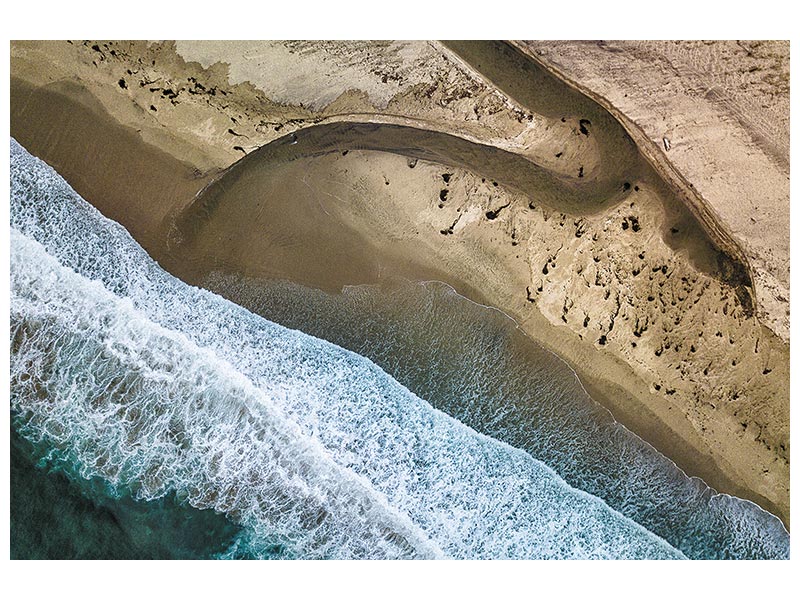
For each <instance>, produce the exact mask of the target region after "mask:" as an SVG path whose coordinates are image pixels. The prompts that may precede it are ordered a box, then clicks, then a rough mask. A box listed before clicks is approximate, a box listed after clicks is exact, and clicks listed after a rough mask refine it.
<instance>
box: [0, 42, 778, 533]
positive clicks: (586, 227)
mask: <svg viewBox="0 0 800 600" xmlns="http://www.w3.org/2000/svg"><path fill="white" fill-rule="evenodd" d="M454 51H455V52H454ZM456 52H457V54H456ZM192 61H197V62H192ZM226 63H227V64H226ZM267 70H269V71H268V72H269V74H270V75H271V76H270V77H267V76H265V75H264V73H265V72H267ZM316 71H324V72H326V73H330V74H331V77H332V78H333V80H334V81H335V82H337V83H336V85H332V86H331V87H330V88H327V87H325V86H318V85H312V84H311V83H309V82H307V81H303V80H302V78H297V77H293V74H294V75H297V73H299V72H303V73H306V72H312V73H313V72H316ZM229 73H230V77H231V78H232V79H229ZM394 74H396V76H397V79H392V77H393V75H394ZM529 76H530V77H539V78H541V81H540V85H537V86H532V87H533V89H531V88H529V87H526V86H524V85H521V84H519V83H517V84H515V83H514V82H523V81H525V80H526V78H527V77H529ZM598 77H599V76H598ZM537 81H538V80H537ZM553 81H556V80H554V79H553V78H551V77H550V76H549V75H547V74H546V73H545V72H542V71H541V70H537V67H536V66H535V65H533V66H531V65H530V64H528V63H527V62H526V60H525V57H524V56H523V55H521V54H517V53H516V52H514V51H513V50H512V49H511V48H510V47H503V46H495V45H490V44H477V45H458V44H451V45H450V47H449V48H448V47H445V46H443V45H440V44H432V43H421V42H414V43H386V44H377V45H370V44H363V43H361V44H350V43H319V44H314V43H306V44H301V45H299V46H298V45H292V44H289V43H285V44H281V43H263V42H262V43H251V42H247V43H244V42H240V43H237V44H229V45H226V44H220V43H214V44H209V43H188V42H182V43H181V44H179V45H178V46H177V51H176V47H175V45H174V44H170V43H150V44H148V43H144V42H124V43H122V42H113V43H111V42H80V43H79V42H74V43H70V42H64V41H62V42H38V43H37V42H24V43H21V42H15V43H13V44H12V94H11V100H12V102H11V107H12V127H11V130H12V135H14V137H16V138H17V139H18V140H19V141H20V142H21V143H22V144H23V145H25V146H26V147H27V148H28V149H29V150H30V151H31V152H33V153H34V154H36V155H38V156H40V157H42V158H44V159H45V160H47V161H48V162H50V163H51V164H53V165H54V166H56V168H58V169H59V171H60V172H61V173H62V174H64V175H65V176H66V178H67V179H68V180H69V181H70V183H72V185H73V186H74V187H75V188H76V189H77V190H78V192H79V193H81V194H82V195H83V196H84V197H85V198H87V199H88V200H89V201H91V202H93V203H94V204H95V205H96V206H98V208H100V209H101V210H103V212H105V213H106V214H107V215H108V216H110V217H112V218H114V219H117V220H119V221H120V222H121V223H122V224H123V225H125V226H126V227H127V228H128V229H129V230H130V231H131V233H132V234H133V235H134V236H135V237H136V238H137V239H139V240H140V241H141V242H142V243H143V245H144V246H145V247H146V248H147V249H148V251H149V252H150V253H151V254H152V255H153V256H154V257H155V258H156V259H157V260H159V261H160V262H161V263H162V264H164V265H165V266H166V267H167V268H169V269H170V270H171V271H172V272H174V273H175V274H177V275H179V276H182V277H183V278H185V279H187V280H189V281H191V282H194V283H202V282H203V281H204V280H205V279H206V278H207V277H208V276H209V275H210V274H211V273H212V272H214V271H223V272H235V273H242V274H245V275H248V276H251V277H285V278H289V279H293V280H296V281H300V282H302V283H305V284H309V285H315V286H319V287H323V288H325V289H329V290H334V291H336V290H338V289H340V288H341V286H342V285H346V284H357V283H369V282H373V281H377V280H379V279H380V278H382V277H386V276H389V275H397V274H399V275H403V276H406V277H410V278H419V279H440V280H443V281H446V282H447V283H449V284H451V285H452V286H453V287H455V288H456V289H457V290H458V291H460V292H461V293H462V294H464V295H466V296H468V297H470V298H472V299H474V300H477V301H480V302H482V303H485V304H490V305H493V306H497V307H499V308H501V309H502V310H504V311H505V312H506V313H508V314H509V315H511V316H512V317H514V318H515V319H516V320H517V321H518V322H519V323H520V324H521V326H522V327H523V329H524V330H525V331H526V332H527V333H528V334H529V335H531V336H532V337H533V338H534V339H536V340H538V341H539V342H540V343H542V344H543V345H544V346H545V347H547V348H549V349H552V350H554V351H555V352H557V353H558V354H559V355H561V356H562V357H564V358H565V359H566V360H567V361H568V362H570V364H572V365H573V366H574V368H575V369H576V371H577V372H578V374H579V376H580V377H581V380H582V381H583V383H584V385H586V387H587V388H588V389H589V390H590V391H591V392H592V395H593V396H594V397H595V399H597V400H598V401H599V402H601V403H602V404H604V405H606V406H607V407H608V408H609V409H610V410H611V411H612V412H613V413H614V415H615V416H616V417H617V419H619V420H620V421H621V422H623V423H624V424H626V425H627V426H628V427H630V428H631V429H632V430H633V431H635V432H636V433H638V434H639V435H641V436H642V437H643V438H644V439H646V440H648V441H650V442H651V443H652V444H653V445H654V446H656V447H657V448H658V449H659V450H661V451H662V452H663V453H664V454H666V455H667V456H669V457H670V458H672V459H673V460H675V461H676V463H678V465H679V466H681V467H682V468H684V470H686V471H687V473H689V474H690V475H697V476H700V477H702V478H703V479H704V480H706V481H707V482H708V483H709V484H710V485H712V486H713V487H715V488H716V489H718V490H721V491H724V492H728V493H732V494H735V495H738V496H741V497H745V498H749V499H752V500H754V501H756V502H758V503H760V504H761V505H762V506H764V507H765V508H767V509H768V510H770V511H772V512H774V513H775V514H777V515H779V516H780V517H781V518H783V519H784V521H785V522H786V523H787V524H788V517H789V475H788V474H789V446H788V436H789V418H788V417H789V410H788V405H789V399H788V385H789V371H788V354H789V346H788V341H787V339H788V330H786V331H783V330H782V329H781V328H780V327H779V326H778V325H779V324H780V323H779V319H778V320H776V319H775V318H773V317H771V316H770V315H775V314H776V313H775V312H774V310H773V308H771V305H770V303H769V302H767V301H765V300H764V298H765V297H766V296H765V292H763V290H762V287H763V286H762V285H761V283H760V282H761V281H762V280H763V277H761V276H760V275H759V274H758V266H757V265H758V264H759V263H757V261H756V259H754V258H753V256H754V254H753V250H752V249H753V248H758V247H760V246H759V244H760V245H761V246H764V245H765V244H766V245H767V246H769V244H770V241H769V238H763V236H762V238H758V235H760V234H758V235H757V232H756V231H755V230H747V231H745V232H744V233H743V232H742V231H739V230H736V231H735V235H731V233H730V230H729V229H726V228H725V227H722V226H720V223H722V224H723V225H724V224H726V223H727V221H726V219H725V214H724V211H722V210H720V209H719V208H718V207H717V205H715V204H714V203H713V202H711V201H709V202H705V198H706V192H705V190H703V194H702V196H699V197H693V198H692V199H687V197H686V194H687V192H686V191H685V190H684V191H683V192H680V190H679V191H678V192H676V191H675V190H673V189H671V188H670V187H669V186H668V185H667V184H665V183H664V181H663V178H662V177H661V176H659V173H660V172H661V171H659V167H658V164H656V163H658V161H659V160H662V159H663V156H662V157H658V156H656V153H655V152H654V151H653V150H652V148H651V149H650V150H649V152H648V153H646V156H645V157H644V158H643V157H642V156H641V155H640V154H639V150H638V149H637V144H635V143H634V142H633V141H632V138H631V137H630V136H629V134H628V132H626V130H625V128H624V127H622V126H620V124H619V123H618V122H617V121H616V120H615V119H613V118H611V115H608V114H607V113H605V111H604V110H603V109H602V108H601V107H599V106H597V105H596V104H594V103H593V102H590V101H588V100H587V99H586V97H584V96H582V95H581V94H576V93H575V92H574V91H570V90H569V89H568V88H566V87H564V86H563V84H562V83H561V82H560V81H556V82H555V83H553ZM651 83H652V82H651ZM647 84H648V82H647V81H645V82H642V83H640V85H641V86H642V87H646V85H647ZM515 85H517V87H516V88H515V87H514V86H515ZM337 86H338V87H337ZM348 86H351V87H348ZM559 86H561V87H559ZM331 90H333V91H335V93H334V94H330V93H329V92H330V91H331ZM337 94H338V95H337ZM548 94H549V96H548ZM332 96H336V97H335V98H332ZM636 106H637V107H639V110H641V111H642V112H643V113H644V112H646V110H647V107H646V106H642V105H639V104H636ZM611 108H612V109H613V108H614V107H613V106H612V107H611ZM622 116H624V115H621V116H620V118H622ZM687 118H688V117H687ZM562 119H563V120H562ZM582 119H584V120H586V121H588V123H586V122H585V121H582ZM347 122H354V123H372V124H380V125H379V126H375V127H374V128H373V129H368V131H372V132H373V133H370V136H372V137H369V139H366V138H365V137H364V131H365V130H364V128H363V127H364V126H359V127H347V126H344V125H339V126H338V127H337V126H336V125H335V124H336V123H339V124H342V123H347ZM389 125H391V126H392V127H395V129H392V128H391V127H389ZM399 126H405V127H412V128H413V131H412V130H408V129H399V128H398V127H399ZM324 127H329V128H330V127H332V129H323V128H324ZM308 128H313V129H308ZM302 129H306V131H305V132H304V131H300V130H302ZM293 131H299V134H298V138H297V144H292V141H294V138H292V137H291V132H293ZM375 131H377V133H374V132H375ZM415 132H419V133H415ZM430 132H434V133H435V134H432V133H430ZM587 132H588V133H587ZM320 133H325V135H320ZM443 134H449V135H455V136H457V138H458V139H457V140H449V139H448V138H447V137H446V136H443ZM706 135H710V134H708V131H706ZM315 136H317V137H316V138H315ZM637 142H639V141H638V140H637ZM735 143H736V141H735V139H734V140H733V141H730V142H729V143H728V145H730V144H735ZM639 145H640V146H641V142H639ZM262 146H266V147H265V148H263V149H262V150H258V151H255V149H257V148H261V147H262ZM711 148H712V150H709V152H712V151H713V146H712V147H711ZM76 149H77V151H76ZM497 149H500V150H502V151H506V152H511V153H513V154H514V155H515V157H518V159H519V160H524V161H527V162H526V163H520V165H521V167H522V168H517V167H513V168H512V166H513V165H514V164H515V163H514V162H513V160H509V161H508V164H509V165H510V166H508V167H507V168H506V169H504V168H503V166H502V162H503V161H500V165H499V166H496V167H495V168H494V170H493V171H492V172H490V173H487V172H482V170H485V166H484V167H482V165H484V164H485V163H491V160H489V158H490V157H491V156H494V154H492V153H493V152H497V151H498V150H497ZM245 154H249V156H248V157H247V160H245V161H241V163H239V164H238V165H237V166H236V168H235V169H233V170H231V171H230V172H227V173H223V170H224V169H226V168H227V167H229V166H230V165H231V164H233V163H234V162H235V161H237V160H238V159H239V158H241V157H242V156H244V155H245ZM512 158H513V157H512ZM670 158H671V156H670ZM514 160H517V159H516V158H515V159H514ZM654 164H655V167H656V168H654ZM720 164H722V163H720ZM527 165H530V167H529V168H530V172H535V173H537V176H539V175H541V178H540V180H537V181H539V184H537V190H534V191H531V190H529V189H525V185H524V184H522V185H520V184H519V181H518V178H519V177H520V175H519V174H520V172H528V170H527ZM674 166H675V170H676V171H677V172H678V175H679V176H681V177H683V178H688V183H691V184H695V181H694V180H693V179H692V173H691V171H690V172H685V171H683V170H682V168H681V167H680V165H677V164H675V165H674ZM542 169H544V171H542ZM737 176H738V177H740V178H746V176H745V175H741V174H739V175H737ZM212 180H214V181H215V183H212V184H210V185H209V186H208V187H207V188H205V189H204V187H205V186H206V185H207V184H209V182H211V181H212ZM670 183H674V182H670ZM768 183H769V182H768ZM770 185H774V188H775V189H778V188H780V186H782V185H783V183H782V180H779V179H776V180H775V181H774V182H772V184H770ZM201 190H203V191H202V192H201ZM538 190H545V191H544V192H541V191H539V192H538V193H537V191H538ZM547 190H550V191H552V190H557V191H560V192H564V197H569V196H570V194H572V196H571V197H573V198H574V199H575V201H574V202H565V203H562V204H561V205H559V203H558V201H557V199H558V198H557V197H558V196H559V194H558V193H552V194H551V193H545V192H546V191H547ZM588 190H594V191H593V193H588ZM198 192H201V193H199V195H198ZM445 192H446V193H445ZM719 193H720V194H722V192H719ZM681 194H683V195H681ZM443 195H444V198H443ZM581 199H583V201H582V202H581ZM692 201H694V202H700V203H703V202H705V204H702V206H700V208H699V209H698V206H693V205H692ZM782 203H785V205H786V206H783V204H782ZM711 205H713V207H714V208H713V211H710V210H709V211H708V215H710V216H708V217H707V218H706V216H705V215H704V214H703V213H702V211H703V210H707V208H708V206H711ZM754 210H755V209H754ZM758 210H759V211H762V212H761V213H759V214H762V213H767V212H769V211H777V212H780V211H788V200H787V199H786V198H783V197H782V196H781V195H780V193H776V194H774V195H766V196H764V197H763V198H762V199H761V200H759V204H758ZM748 218H749V217H748ZM715 228H716V229H715ZM748 235H752V236H754V237H753V239H750V238H748ZM756 238H758V239H756ZM770 247H771V252H773V253H774V255H775V256H778V255H780V256H779V259H780V260H781V261H782V260H784V259H785V263H786V265H788V254H787V255H786V256H785V257H784V256H783V255H782V253H783V252H784V247H783V246H780V245H777V246H775V247H772V246H770ZM720 250H722V251H723V252H720ZM738 256H744V257H745V259H744V261H743V262H741V263H737V257H738ZM748 261H750V262H748ZM751 263H752V265H751ZM737 264H743V265H744V266H745V267H747V268H748V269H749V271H750V272H753V273H754V280H755V285H756V291H757V294H756V295H755V297H756V304H755V309H756V310H755V314H753V311H751V310H749V306H750V304H749V303H751V302H752V298H753V294H752V290H750V289H749V288H748V287H747V285H745V283H746V277H745V278H744V279H743V278H742V272H741V271H737V269H736V265H737ZM776 272H777V271H776ZM779 275H780V274H778V275H775V277H779ZM760 277H761V278H760ZM787 287H788V283H787ZM787 294H788V292H787ZM786 297H787V298H788V295H787V296H786ZM771 311H772V312H771ZM762 321H763V323H762ZM776 323H777V325H776ZM765 325H768V326H769V327H772V329H770V328H769V327H767V326H765ZM776 331H777V333H778V334H779V335H776V333H775V332H776Z"/></svg>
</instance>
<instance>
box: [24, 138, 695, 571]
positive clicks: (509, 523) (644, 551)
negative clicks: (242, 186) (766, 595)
mask: <svg viewBox="0 0 800 600" xmlns="http://www.w3.org/2000/svg"><path fill="white" fill-rule="evenodd" d="M10 336H11V392H12V397H11V410H12V425H13V427H14V429H15V431H16V433H17V434H18V435H20V436H21V437H22V438H24V439H25V440H26V442H27V443H29V444H30V445H31V447H32V448H33V449H34V450H33V451H32V452H33V453H34V454H35V455H36V458H37V459H38V460H39V462H40V464H45V465H48V466H49V468H51V469H54V470H58V471H59V472H62V473H64V474H66V476H67V477H68V478H69V479H70V480H71V481H73V482H77V483H78V484H79V485H80V486H82V488H83V489H85V490H86V493H87V495H91V494H102V495H104V496H105V497H106V498H109V499H111V502H112V503H113V501H114V500H115V499H118V500H120V501H122V500H123V499H133V500H134V501H137V502H143V503H146V502H148V501H150V502H152V501H158V500H160V499H164V498H167V497H175V498H176V499H177V501H178V502H179V503H181V504H182V505H186V506H189V507H193V508H194V509H198V510H201V511H203V510H207V511H214V512H216V513H220V514H222V515H225V517H226V518H227V519H229V520H230V521H231V522H232V523H235V524H236V525H237V526H239V527H240V529H239V530H238V531H239V533H238V534H237V535H236V538H235V541H233V543H231V544H230V545H229V547H228V548H227V550H225V551H223V552H222V553H221V556H223V557H259V558H275V557H287V558H288V557H298V558H406V557H408V558H436V557H452V558H680V557H682V556H683V554H682V553H681V552H680V551H679V550H676V549H675V548H673V547H672V546H670V545H669V544H667V543H666V542H665V541H664V540H663V539H662V538H661V537H659V536H657V535H655V534H654V533H652V532H650V531H648V530H647V529H645V528H644V527H642V526H641V525H640V524H638V523H636V522H635V521H633V520H631V519H629V518H627V517H626V516H623V514H621V513H620V512H617V511H616V510H614V509H612V508H610V507H609V506H608V505H607V504H606V503H605V502H604V501H602V500H600V499H598V498H597V497H595V496H593V495H591V494H588V493H586V492H584V491H581V490H578V489H575V488H573V487H570V485H568V484H567V483H566V482H565V481H564V480H563V479H562V478H561V477H560V476H559V475H558V474H556V473H555V472H554V471H553V470H552V469H550V468H549V467H548V466H547V465H546V464H544V463H542V462H540V461H539V460H536V459H535V458H533V456H531V454H530V453H528V452H526V451H525V450H523V449H519V448H515V447H513V446H512V445H509V444H508V443H505V442H503V441H500V440H498V439H495V438H493V437H489V436H487V435H484V434H482V433H478V432H477V431H475V430H474V429H471V428H470V427H468V426H467V425H465V424H463V423H461V422H460V421H458V420H456V419H454V418H452V417H451V416H449V415H448V414H446V413H444V412H441V411H440V410H437V409H435V408H433V407H432V406H431V405H430V404H429V403H428V402H426V401H425V400H424V399H422V398H419V397H418V396H416V395H415V394H413V393H412V392H410V391H409V390H408V389H406V388H405V387H403V386H402V385H401V384H399V383H398V382H397V381H396V380H394V379H393V378H392V377H390V376H389V375H387V374H386V373H385V372H384V371H382V370H381V369H380V368H379V367H378V366H376V365H375V364H374V363H372V362H371V361H370V360H368V359H366V358H364V357H363V356H360V355H358V354H355V353H353V352H350V351H347V350H345V349H343V348H340V347H338V346H335V345H333V344H331V343H328V342H325V341H323V340H320V339H317V338H314V337H311V336H309V335H306V334H304V333H302V332H299V331H294V330H290V329H286V328H284V327H282V326H280V325H277V324H275V323H272V322H270V321H267V320H266V319H264V318H262V317H259V316H257V315H254V314H252V313H250V312H248V311H247V310H245V309H244V308H242V307H240V306H237V305H235V304H233V303H231V302H228V301H226V300H224V299H222V298H221V297H219V296H216V295H214V294H212V293H210V292H207V291H205V290H201V289H197V288H193V287H191V286H188V285H186V284H184V283H182V282H181V281H179V280H177V279H175V278H174V277H172V276H170V275H169V274H167V273H166V272H164V271H163V270H162V269H161V268H160V267H159V266H158V265H157V264H156V263H155V262H154V261H152V260H151V259H150V258H149V257H148V256H147V254H146V253H145V252H144V251H143V250H142V249H141V247H139V246H138V245H137V244H136V242H134V241H133V240H132V239H131V238H130V236H129V235H128V233H127V232H126V231H125V230H124V229H123V228H122V227H121V226H119V225H118V224H116V223H114V222H112V221H109V220H107V219H105V218H104V217H103V216H102V215H100V214H99V213H98V212H97V211H96V210H95V209H94V208H93V207H91V206H90V205H89V204H88V203H86V202H85V201H84V200H82V199H81V198H80V197H79V196H78V195H77V194H76V193H75V192H74V191H73V190H72V189H71V188H70V187H69V186H68V185H67V184H66V182H64V181H63V180H62V179H61V178H60V177H59V176H58V175H57V174H56V173H55V172H54V171H53V170H52V169H50V168H49V167H48V166H47V165H45V164H44V163H42V162H41V161H39V160H38V159H36V158H34V157H32V156H30V155H29V154H28V153H27V152H26V151H25V150H24V149H23V148H22V147H21V146H19V145H18V144H17V143H16V142H15V141H13V140H12V142H11V333H10Z"/></svg>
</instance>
